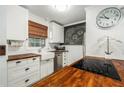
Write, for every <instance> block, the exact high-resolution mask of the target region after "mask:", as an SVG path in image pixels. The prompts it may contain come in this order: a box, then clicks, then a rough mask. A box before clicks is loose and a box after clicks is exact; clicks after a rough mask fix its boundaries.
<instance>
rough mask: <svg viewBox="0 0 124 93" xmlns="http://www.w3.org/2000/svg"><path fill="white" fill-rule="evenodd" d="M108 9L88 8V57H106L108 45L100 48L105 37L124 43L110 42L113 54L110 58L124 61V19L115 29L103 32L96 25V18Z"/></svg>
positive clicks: (99, 7) (100, 7)
mask: <svg viewBox="0 0 124 93" xmlns="http://www.w3.org/2000/svg"><path fill="white" fill-rule="evenodd" d="M106 7H109V6H93V7H88V8H86V55H87V56H100V57H104V56H105V53H104V52H105V49H106V44H103V45H102V46H100V42H102V41H98V40H100V38H102V37H104V36H110V37H112V38H114V39H117V40H120V41H122V42H123V43H117V42H116V43H115V41H110V44H111V46H110V50H111V51H112V52H113V53H112V55H111V56H110V58H113V59H124V49H123V47H124V18H122V19H121V21H120V22H119V23H118V24H117V25H116V26H115V27H112V28H110V29H106V30H103V29H100V28H99V27H98V26H97V25H96V16H97V15H98V13H99V12H100V11H101V10H102V9H104V8H106ZM104 40H105V39H104ZM105 41H106V40H105Z"/></svg>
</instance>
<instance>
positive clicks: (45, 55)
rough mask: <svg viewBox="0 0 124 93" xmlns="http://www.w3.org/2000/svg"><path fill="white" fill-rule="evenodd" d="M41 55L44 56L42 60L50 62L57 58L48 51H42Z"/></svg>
mask: <svg viewBox="0 0 124 93" xmlns="http://www.w3.org/2000/svg"><path fill="white" fill-rule="evenodd" d="M41 55H42V56H41V60H48V59H51V58H54V57H55V53H52V52H48V51H42V54H41Z"/></svg>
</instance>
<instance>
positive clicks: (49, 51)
mask: <svg viewBox="0 0 124 93" xmlns="http://www.w3.org/2000/svg"><path fill="white" fill-rule="evenodd" d="M49 52H68V50H53V51H49Z"/></svg>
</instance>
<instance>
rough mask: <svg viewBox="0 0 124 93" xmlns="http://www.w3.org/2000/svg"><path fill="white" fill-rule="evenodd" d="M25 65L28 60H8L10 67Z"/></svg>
mask: <svg viewBox="0 0 124 93" xmlns="http://www.w3.org/2000/svg"><path fill="white" fill-rule="evenodd" d="M25 65H27V60H16V61H9V62H8V68H20V67H21V66H25Z"/></svg>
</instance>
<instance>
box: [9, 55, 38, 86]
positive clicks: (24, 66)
mask: <svg viewBox="0 0 124 93" xmlns="http://www.w3.org/2000/svg"><path fill="white" fill-rule="evenodd" d="M38 80H40V57H33V58H28V59H22V60H15V61H9V62H8V86H9V87H25V86H29V85H31V84H33V83H35V82H36V81H38Z"/></svg>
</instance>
